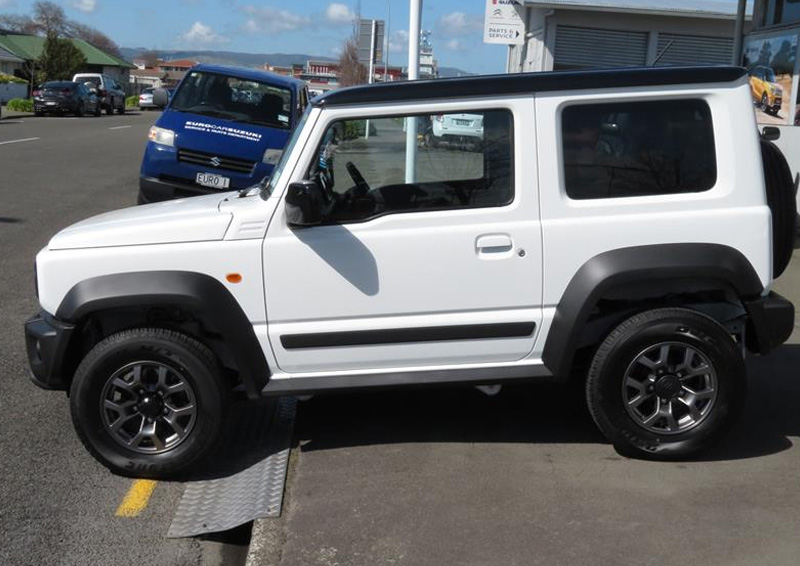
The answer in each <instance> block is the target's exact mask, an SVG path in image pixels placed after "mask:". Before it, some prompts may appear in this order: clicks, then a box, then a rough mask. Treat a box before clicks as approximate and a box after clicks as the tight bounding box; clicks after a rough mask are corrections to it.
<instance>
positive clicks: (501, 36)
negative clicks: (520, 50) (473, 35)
mask: <svg viewBox="0 0 800 566" xmlns="http://www.w3.org/2000/svg"><path fill="white" fill-rule="evenodd" d="M522 9H523V8H522V6H521V5H520V3H519V2H518V0H486V18H485V20H484V27H483V42H484V43H501V44H503V45H522V44H523V43H525V22H524V21H523V19H522Z"/></svg>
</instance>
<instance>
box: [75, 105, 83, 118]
mask: <svg viewBox="0 0 800 566" xmlns="http://www.w3.org/2000/svg"><path fill="white" fill-rule="evenodd" d="M75 115H76V116H78V117H81V116H83V102H78V106H76V107H75Z"/></svg>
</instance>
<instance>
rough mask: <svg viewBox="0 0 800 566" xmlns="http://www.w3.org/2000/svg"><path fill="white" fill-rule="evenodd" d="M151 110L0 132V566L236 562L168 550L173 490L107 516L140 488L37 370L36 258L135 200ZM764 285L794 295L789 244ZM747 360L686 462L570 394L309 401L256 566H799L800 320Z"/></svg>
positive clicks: (200, 549) (6, 122) (799, 275)
mask: <svg viewBox="0 0 800 566" xmlns="http://www.w3.org/2000/svg"><path fill="white" fill-rule="evenodd" d="M156 115H157V114H156V113H141V114H140V113H138V112H134V113H129V114H127V115H124V116H103V117H101V118H90V117H86V118H80V119H74V118H33V117H28V116H23V117H20V118H14V119H3V120H2V121H0V179H2V181H0V241H2V246H3V247H2V251H3V253H2V255H0V298H1V299H0V301H1V302H0V308H1V309H2V317H3V324H2V328H0V352H2V356H0V371H2V377H0V453H2V454H3V455H4V457H3V459H2V462H0V477H2V481H0V531H2V533H3V535H4V537H3V539H4V540H3V542H2V544H0V564H15V565H16V564H37V565H38V564H135V563H142V564H154V565H161V564H163V565H183V564H211V563H215V561H218V562H222V563H227V564H235V563H237V560H238V561H241V560H240V559H241V553H237V552H236V549H233V550H230V549H223V550H220V549H219V548H218V547H216V546H214V544H213V543H209V542H208V541H199V540H195V539H166V538H165V534H166V531H167V528H168V526H169V523H170V521H171V519H172V513H173V511H174V508H175V505H176V503H177V501H178V499H179V498H180V495H181V493H182V490H183V485H182V484H180V483H169V482H159V483H158V484H157V485H156V487H155V490H154V491H153V495H152V497H151V498H150V500H149V504H148V506H147V507H146V508H145V509H144V510H143V511H142V512H141V513H140V514H139V515H138V516H136V517H117V516H115V513H116V510H117V508H118V507H119V505H120V503H121V502H122V500H123V498H124V497H125V495H126V494H127V493H128V491H129V489H130V487H131V485H132V481H131V480H130V479H125V478H120V477H116V476H112V475H111V474H109V473H108V472H107V471H106V470H105V469H104V468H102V466H100V465H99V464H97V463H96V462H95V461H94V460H93V459H92V458H91V457H90V456H89V454H88V453H87V452H86V451H85V450H84V448H83V447H82V445H81V444H80V442H79V440H78V438H77V436H76V435H75V433H74V432H73V430H72V424H71V421H70V416H69V408H68V404H67V402H66V399H65V398H64V395H63V393H56V392H45V391H42V390H39V389H38V388H36V387H35V386H33V385H32V384H31V383H30V382H29V380H28V369H27V361H26V356H25V345H24V341H23V334H22V324H23V322H24V320H25V319H26V318H27V317H28V316H30V315H31V314H32V313H34V312H35V311H36V310H37V304H36V298H35V294H34V288H33V269H32V266H33V259H34V256H35V254H36V252H37V251H38V250H39V249H40V248H41V247H43V246H44V245H45V244H46V243H47V240H48V238H49V237H50V236H51V235H52V234H54V233H55V232H56V231H57V230H59V229H60V228H63V227H65V226H67V225H68V224H70V223H73V222H75V221H77V220H80V219H82V218H85V217H87V216H90V215H93V214H96V213H100V212H103V211H106V210H110V209H115V208H119V207H123V206H130V205H133V204H134V202H135V200H136V192H137V186H138V185H137V179H138V168H139V163H140V159H141V155H142V151H143V148H144V143H145V140H146V136H147V130H148V128H149V126H150V125H151V124H152V123H153V122H154V121H155V118H156ZM777 290H778V291H779V292H780V293H782V294H784V295H786V296H787V297H789V298H791V299H792V300H793V301H794V303H795V304H796V305H800V250H798V249H796V250H795V254H794V260H793V264H792V265H791V266H790V268H789V270H788V272H787V273H786V274H785V275H784V276H783V277H782V278H781V280H779V281H778V283H777ZM796 326H797V325H796ZM748 365H749V374H750V375H749V378H750V383H749V385H750V393H749V397H748V402H747V405H746V409H745V413H744V415H743V418H742V419H741V421H740V422H739V423H738V425H737V426H736V428H735V430H734V431H733V433H732V434H731V435H730V436H729V437H728V438H727V439H726V440H725V441H724V442H723V443H722V444H721V445H719V446H718V447H717V448H715V449H714V450H713V451H712V452H710V453H707V454H705V455H704V456H703V457H702V458H701V459H698V460H696V461H689V462H679V463H654V462H644V461H636V460H629V459H626V458H623V457H621V456H619V455H618V454H617V453H616V452H615V451H614V450H613V448H612V447H611V446H609V445H608V444H606V443H605V441H604V440H603V438H602V436H601V435H600V433H599V432H598V431H597V430H596V428H595V426H594V424H593V423H592V421H591V418H590V417H589V414H588V412H587V411H586V409H585V407H584V404H583V400H582V396H581V392H580V391H576V390H574V389H572V388H568V387H555V386H547V387H543V386H537V387H520V386H517V387H513V388H506V389H504V390H503V391H502V392H501V393H500V395H498V396H497V397H492V398H489V397H486V396H483V395H481V394H479V393H478V392H476V391H475V390H473V389H447V390H419V391H407V392H382V393H372V394H355V395H332V396H326V397H318V398H314V399H312V400H310V401H307V402H304V403H301V404H300V407H299V412H298V417H297V422H296V425H295V438H294V444H293V445H294V450H293V455H292V460H291V466H290V474H289V478H288V482H287V493H286V497H285V500H284V512H283V516H282V517H281V518H280V519H275V520H269V521H268V522H262V523H260V524H259V529H258V531H259V535H258V536H259V542H260V547H259V548H258V549H257V551H255V550H254V553H253V556H254V558H255V559H256V560H255V563H256V564H259V565H267V564H285V565H295V564H296V565H309V564H325V565H333V564H339V565H378V564H414V565H417V564H430V565H443V564H474V565H486V564H502V565H514V564H519V565H522V564H525V565H530V564H543V565H544V564H547V565H557V564H581V565H594V564H596V565H608V564H637V565H638V564H657V565H659V566H662V565H672V564H676V565H677V564H686V563H692V564H704V565H707V566H713V565H722V564H725V565H750V564H769V565H771V566H780V565H787V566H788V565H796V564H797V561H798V556H800V537H798V532H800V514H798V512H797V510H798V509H800V487H799V486H798V481H797V477H798V469H800V446H798V445H797V444H798V442H797V441H798V437H799V436H800V410H798V408H799V407H800V326H798V327H797V329H796V331H795V333H794V335H793V337H792V339H791V341H790V344H787V345H785V346H784V347H782V348H781V349H780V350H778V351H777V352H776V353H774V354H773V355H771V356H769V357H767V358H763V359H758V358H751V359H750V360H749V362H748ZM225 552H230V554H228V555H224V553H225Z"/></svg>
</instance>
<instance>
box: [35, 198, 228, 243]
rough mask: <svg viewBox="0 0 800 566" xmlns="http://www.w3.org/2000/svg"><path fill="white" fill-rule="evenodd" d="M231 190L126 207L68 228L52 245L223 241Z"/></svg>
mask: <svg viewBox="0 0 800 566" xmlns="http://www.w3.org/2000/svg"><path fill="white" fill-rule="evenodd" d="M227 196H229V193H224V194H213V195H206V196H201V197H193V198H187V199H180V200H172V201H166V202H157V203H154V204H146V205H143V206H134V207H131V208H123V209H121V210H115V211H113V212H106V213H105V214H100V215H98V216H93V217H92V218H88V219H86V220H83V221H81V222H78V223H77V224H73V225H72V226H70V227H68V228H65V229H64V230H62V231H61V232H59V233H58V234H56V235H55V236H54V237H53V238H52V239H51V240H50V243H49V244H48V248H49V249H51V250H68V249H77V248H100V247H103V248H105V247H113V246H138V245H143V244H174V243H179V242H208V241H213V240H222V238H223V237H224V236H225V231H226V230H227V229H228V225H229V224H230V222H231V218H232V214H230V213H226V212H220V210H219V203H220V202H221V201H222V200H224V199H225V198H226V197H227Z"/></svg>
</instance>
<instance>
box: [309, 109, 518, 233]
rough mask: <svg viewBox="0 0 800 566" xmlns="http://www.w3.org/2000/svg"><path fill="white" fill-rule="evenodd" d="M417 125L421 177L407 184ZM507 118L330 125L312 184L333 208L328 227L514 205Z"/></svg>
mask: <svg viewBox="0 0 800 566" xmlns="http://www.w3.org/2000/svg"><path fill="white" fill-rule="evenodd" d="M415 121H416V129H417V147H416V170H415V171H414V175H413V177H414V180H413V182H407V180H406V137H407V136H406V131H407V129H408V128H409V127H412V128H413V127H414V125H413V124H414V122H415ZM512 140H513V131H512V116H511V113H510V112H509V111H507V110H491V111H485V110H481V111H476V112H469V113H459V114H432V115H422V116H393V117H388V118H377V119H370V120H361V119H352V120H342V121H337V122H334V123H333V124H331V125H330V126H329V127H328V129H327V131H326V133H325V135H324V137H323V141H322V143H321V145H320V146H319V148H318V150H317V155H318V159H317V160H315V162H314V163H313V164H312V166H311V168H310V170H309V171H308V175H307V178H309V179H313V180H316V181H317V182H319V184H320V185H321V186H322V187H323V189H324V191H325V192H326V194H328V195H329V196H330V198H332V199H333V201H335V202H334V206H333V208H332V211H331V213H330V215H329V218H328V220H329V221H330V222H335V223H341V222H353V221H355V222H358V221H364V220H368V219H370V218H375V217H377V216H382V215H385V214H392V213H400V212H422V211H430V210H448V209H461V208H477V207H494V206H503V205H506V204H509V203H510V202H511V201H512V200H513V195H514V191H513V159H512V155H513V147H512V146H513V141H512Z"/></svg>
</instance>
